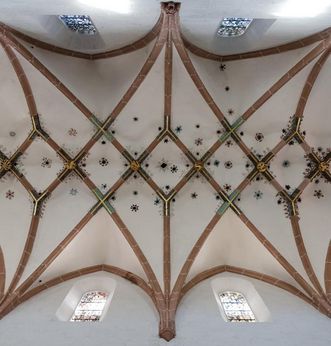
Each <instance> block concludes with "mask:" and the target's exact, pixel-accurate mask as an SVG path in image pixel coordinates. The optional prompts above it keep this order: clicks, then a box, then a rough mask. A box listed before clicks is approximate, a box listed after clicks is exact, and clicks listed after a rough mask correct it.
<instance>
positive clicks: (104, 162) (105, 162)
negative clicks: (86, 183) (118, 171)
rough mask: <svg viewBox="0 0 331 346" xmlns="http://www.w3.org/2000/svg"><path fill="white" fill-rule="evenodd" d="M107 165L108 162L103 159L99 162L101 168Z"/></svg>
mask: <svg viewBox="0 0 331 346" xmlns="http://www.w3.org/2000/svg"><path fill="white" fill-rule="evenodd" d="M108 163H109V161H108V160H107V159H106V158H105V157H102V158H101V159H100V160H99V165H100V166H102V167H106V166H107V165H108Z"/></svg>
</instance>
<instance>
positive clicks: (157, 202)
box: [154, 197, 161, 205]
mask: <svg viewBox="0 0 331 346" xmlns="http://www.w3.org/2000/svg"><path fill="white" fill-rule="evenodd" d="M160 203H161V200H160V198H159V197H156V198H155V199H154V205H159V204H160Z"/></svg>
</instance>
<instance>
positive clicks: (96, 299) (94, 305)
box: [70, 291, 108, 322]
mask: <svg viewBox="0 0 331 346" xmlns="http://www.w3.org/2000/svg"><path fill="white" fill-rule="evenodd" d="M107 298H108V293H106V292H102V291H90V292H86V293H84V294H83V296H82V298H81V299H80V301H79V303H78V305H77V307H76V309H75V312H74V314H73V315H72V317H71V319H70V321H71V322H85V321H92V322H96V321H99V320H100V318H101V315H102V312H103V309H104V307H105V304H106V301H107Z"/></svg>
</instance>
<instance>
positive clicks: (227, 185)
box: [223, 184, 232, 192]
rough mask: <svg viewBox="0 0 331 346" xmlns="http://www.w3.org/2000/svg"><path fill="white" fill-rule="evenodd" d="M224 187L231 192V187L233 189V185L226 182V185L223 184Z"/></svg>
mask: <svg viewBox="0 0 331 346" xmlns="http://www.w3.org/2000/svg"><path fill="white" fill-rule="evenodd" d="M223 189H224V190H225V191H226V192H230V191H231V189H232V187H231V185H230V184H224V185H223Z"/></svg>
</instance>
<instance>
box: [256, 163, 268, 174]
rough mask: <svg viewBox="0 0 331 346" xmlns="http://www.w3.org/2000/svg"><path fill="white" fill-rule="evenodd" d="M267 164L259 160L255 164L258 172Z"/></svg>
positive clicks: (265, 168) (265, 167)
mask: <svg viewBox="0 0 331 346" xmlns="http://www.w3.org/2000/svg"><path fill="white" fill-rule="evenodd" d="M267 168H268V167H267V165H266V164H265V163H264V162H263V161H260V162H259V163H258V164H257V165H256V169H257V170H258V171H259V173H263V172H265V171H266V170H267Z"/></svg>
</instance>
